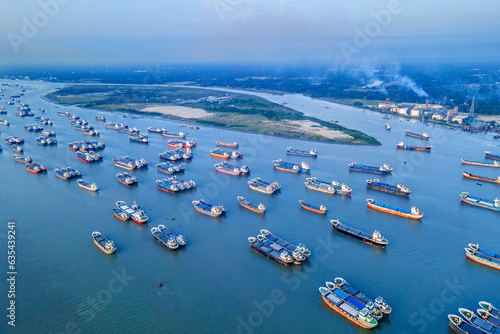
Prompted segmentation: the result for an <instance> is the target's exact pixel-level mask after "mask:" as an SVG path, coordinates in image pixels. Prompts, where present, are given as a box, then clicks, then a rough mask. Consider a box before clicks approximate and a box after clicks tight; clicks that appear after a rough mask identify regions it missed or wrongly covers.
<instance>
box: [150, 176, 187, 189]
mask: <svg viewBox="0 0 500 334" xmlns="http://www.w3.org/2000/svg"><path fill="white" fill-rule="evenodd" d="M156 184H158V189H160V190H164V191H166V192H174V193H175V192H181V191H184V190H189V189H193V188H196V183H195V182H194V181H193V180H189V181H181V180H179V179H177V177H176V176H171V177H169V178H168V179H162V180H156Z"/></svg>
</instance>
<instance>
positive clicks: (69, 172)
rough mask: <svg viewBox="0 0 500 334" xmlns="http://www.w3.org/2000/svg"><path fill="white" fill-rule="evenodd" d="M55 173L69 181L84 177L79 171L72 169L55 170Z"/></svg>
mask: <svg viewBox="0 0 500 334" xmlns="http://www.w3.org/2000/svg"><path fill="white" fill-rule="evenodd" d="M54 173H56V176H57V177H58V178H60V179H63V180H69V179H72V178H75V177H78V176H81V175H82V173H81V172H80V171H79V170H78V169H74V168H71V167H65V168H56V169H54Z"/></svg>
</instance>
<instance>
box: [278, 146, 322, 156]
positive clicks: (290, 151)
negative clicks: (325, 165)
mask: <svg viewBox="0 0 500 334" xmlns="http://www.w3.org/2000/svg"><path fill="white" fill-rule="evenodd" d="M286 154H290V155H298V156H301V157H312V158H316V157H317V156H318V152H316V150H314V149H311V150H310V151H309V152H308V151H301V150H296V149H293V148H292V147H288V148H287V149H286Z"/></svg>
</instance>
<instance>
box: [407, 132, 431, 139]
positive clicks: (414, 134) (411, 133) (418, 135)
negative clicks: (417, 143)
mask: <svg viewBox="0 0 500 334" xmlns="http://www.w3.org/2000/svg"><path fill="white" fill-rule="evenodd" d="M405 134H406V135H407V136H410V137H415V138H419V139H424V140H429V134H428V133H427V132H424V133H423V134H421V135H420V134H418V133H413V132H410V130H405Z"/></svg>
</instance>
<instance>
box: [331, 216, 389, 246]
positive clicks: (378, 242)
mask: <svg viewBox="0 0 500 334" xmlns="http://www.w3.org/2000/svg"><path fill="white" fill-rule="evenodd" d="M330 223H332V228H333V229H334V230H336V231H338V232H340V233H343V234H345V235H348V236H350V237H352V238H354V239H358V240H361V241H363V242H365V243H367V244H370V245H374V246H378V247H385V246H386V245H387V244H388V243H389V241H388V240H387V239H386V238H384V237H383V236H382V234H381V233H380V232H379V231H376V230H375V231H374V232H373V233H372V234H368V233H366V232H363V231H360V230H358V229H355V228H353V227H350V226H347V225H344V224H342V223H341V222H340V221H339V220H337V219H332V220H330Z"/></svg>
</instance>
